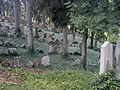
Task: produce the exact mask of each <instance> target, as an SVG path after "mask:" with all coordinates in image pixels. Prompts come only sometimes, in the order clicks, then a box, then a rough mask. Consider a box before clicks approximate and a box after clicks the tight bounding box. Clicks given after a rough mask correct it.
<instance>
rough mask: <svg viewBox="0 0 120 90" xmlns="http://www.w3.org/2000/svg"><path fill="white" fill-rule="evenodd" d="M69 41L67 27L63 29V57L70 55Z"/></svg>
mask: <svg viewBox="0 0 120 90" xmlns="http://www.w3.org/2000/svg"><path fill="white" fill-rule="evenodd" d="M67 43H68V39H67V27H63V55H67V53H68V46H67Z"/></svg>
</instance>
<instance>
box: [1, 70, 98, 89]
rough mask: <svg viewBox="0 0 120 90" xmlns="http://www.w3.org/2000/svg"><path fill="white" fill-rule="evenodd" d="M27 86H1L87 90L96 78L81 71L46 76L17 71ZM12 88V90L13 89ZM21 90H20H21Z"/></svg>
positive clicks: (60, 72) (46, 74) (59, 72)
mask: <svg viewBox="0 0 120 90" xmlns="http://www.w3.org/2000/svg"><path fill="white" fill-rule="evenodd" d="M12 72H17V73H19V77H20V78H21V80H22V81H23V82H25V85H15V84H5V83H4V84H0V86H2V85H3V87H4V88H9V90H15V88H16V89H17V90H19V89H18V88H21V89H22V90H87V88H88V86H89V85H90V83H92V82H93V80H95V78H96V76H95V75H93V74H92V73H86V72H83V71H79V70H61V71H58V70H57V71H53V72H50V73H44V74H34V73H30V72H24V71H22V70H19V69H16V70H12ZM11 88H12V89H11ZM21 89H20V90H21Z"/></svg>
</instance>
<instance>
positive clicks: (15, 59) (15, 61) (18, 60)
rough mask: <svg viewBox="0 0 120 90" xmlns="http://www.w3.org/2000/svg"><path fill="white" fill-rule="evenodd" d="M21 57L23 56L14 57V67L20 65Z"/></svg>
mask: <svg viewBox="0 0 120 90" xmlns="http://www.w3.org/2000/svg"><path fill="white" fill-rule="evenodd" d="M20 59H21V57H14V62H13V66H14V67H20Z"/></svg>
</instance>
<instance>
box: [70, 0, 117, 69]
mask: <svg viewBox="0 0 120 90" xmlns="http://www.w3.org/2000/svg"><path fill="white" fill-rule="evenodd" d="M113 8H114V7H113V5H112V3H111V2H110V1H109V0H94V1H93V0H87V1H85V0H81V1H79V3H78V2H77V3H74V4H73V8H72V11H73V12H72V13H71V23H72V24H74V25H75V27H76V28H77V29H79V30H81V32H82V36H83V37H82V45H83V47H82V48H83V51H82V63H81V64H82V65H81V66H82V67H83V69H86V60H85V57H87V53H85V52H86V51H87V50H86V49H87V48H85V47H87V40H86V39H87V36H86V34H87V33H88V31H89V32H94V34H95V35H97V37H98V33H99V39H101V37H102V38H103V36H105V33H112V32H114V31H115V30H117V29H118V25H117V24H118V22H119V17H118V14H115V12H114V9H113ZM115 15H116V16H115ZM116 17H117V18H116ZM87 29H88V31H87ZM85 30H86V31H85ZM97 39H98V38H97Z"/></svg>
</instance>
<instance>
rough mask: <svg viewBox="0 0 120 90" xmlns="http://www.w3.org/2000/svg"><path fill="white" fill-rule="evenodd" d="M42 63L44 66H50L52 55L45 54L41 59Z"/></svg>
mask: <svg viewBox="0 0 120 90" xmlns="http://www.w3.org/2000/svg"><path fill="white" fill-rule="evenodd" d="M41 63H42V65H44V66H49V65H50V57H49V56H44V57H43V58H42V61H41Z"/></svg>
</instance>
